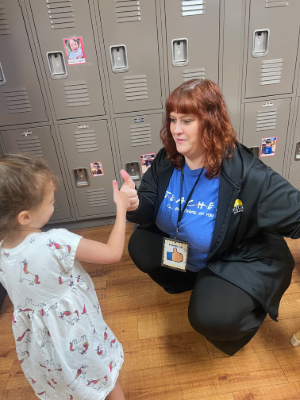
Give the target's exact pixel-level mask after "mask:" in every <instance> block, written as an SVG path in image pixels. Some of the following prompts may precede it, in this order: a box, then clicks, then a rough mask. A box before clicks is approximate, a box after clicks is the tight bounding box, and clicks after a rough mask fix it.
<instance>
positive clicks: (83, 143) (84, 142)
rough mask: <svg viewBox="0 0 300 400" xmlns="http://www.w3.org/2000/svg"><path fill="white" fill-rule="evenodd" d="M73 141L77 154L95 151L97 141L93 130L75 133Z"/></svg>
mask: <svg viewBox="0 0 300 400" xmlns="http://www.w3.org/2000/svg"><path fill="white" fill-rule="evenodd" d="M75 141H76V146H77V151H78V153H87V152H89V151H97V150H98V146H97V139H96V134H95V131H94V130H93V129H86V130H84V131H83V130H80V131H75Z"/></svg>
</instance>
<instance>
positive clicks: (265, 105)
mask: <svg viewBox="0 0 300 400" xmlns="http://www.w3.org/2000/svg"><path fill="white" fill-rule="evenodd" d="M263 107H273V103H265V104H263Z"/></svg>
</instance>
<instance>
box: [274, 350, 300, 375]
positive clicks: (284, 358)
mask: <svg viewBox="0 0 300 400" xmlns="http://www.w3.org/2000/svg"><path fill="white" fill-rule="evenodd" d="M274 354H275V356H276V358H277V360H278V362H279V364H280V366H281V368H282V370H283V372H284V374H285V376H286V377H287V379H288V381H289V382H297V381H300V348H299V347H292V346H291V347H290V348H289V349H279V350H274Z"/></svg>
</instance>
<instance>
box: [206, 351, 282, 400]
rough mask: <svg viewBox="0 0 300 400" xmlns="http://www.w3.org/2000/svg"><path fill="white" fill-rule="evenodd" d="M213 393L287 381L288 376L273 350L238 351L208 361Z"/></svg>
mask: <svg viewBox="0 0 300 400" xmlns="http://www.w3.org/2000/svg"><path fill="white" fill-rule="evenodd" d="M206 364H207V369H208V373H209V379H210V382H211V384H212V388H213V389H212V390H213V394H222V393H226V392H231V393H232V392H236V391H241V390H247V389H252V388H260V387H265V386H266V387H268V386H271V385H279V384H282V383H287V378H286V376H285V374H284V373H283V371H282V368H281V366H280V364H279V362H278V361H277V359H276V357H275V355H274V354H273V353H272V352H270V351H269V352H263V353H258V354H251V355H250V356H248V355H245V354H242V355H238V353H237V354H236V355H235V356H233V357H227V358H219V359H215V360H210V361H207V362H206Z"/></svg>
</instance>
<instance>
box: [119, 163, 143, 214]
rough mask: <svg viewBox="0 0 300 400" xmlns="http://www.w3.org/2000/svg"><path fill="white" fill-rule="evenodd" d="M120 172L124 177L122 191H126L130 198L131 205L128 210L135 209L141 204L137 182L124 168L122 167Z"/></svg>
mask: <svg viewBox="0 0 300 400" xmlns="http://www.w3.org/2000/svg"><path fill="white" fill-rule="evenodd" d="M120 174H121V176H122V178H123V179H124V183H123V185H122V186H121V188H120V192H124V193H126V194H127V196H128V197H129V200H130V205H129V207H128V208H127V211H134V210H136V209H137V208H138V206H139V198H138V195H137V191H136V189H135V184H134V182H133V180H132V179H131V178H130V176H129V174H128V173H127V172H126V171H125V170H124V169H121V171H120Z"/></svg>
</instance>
